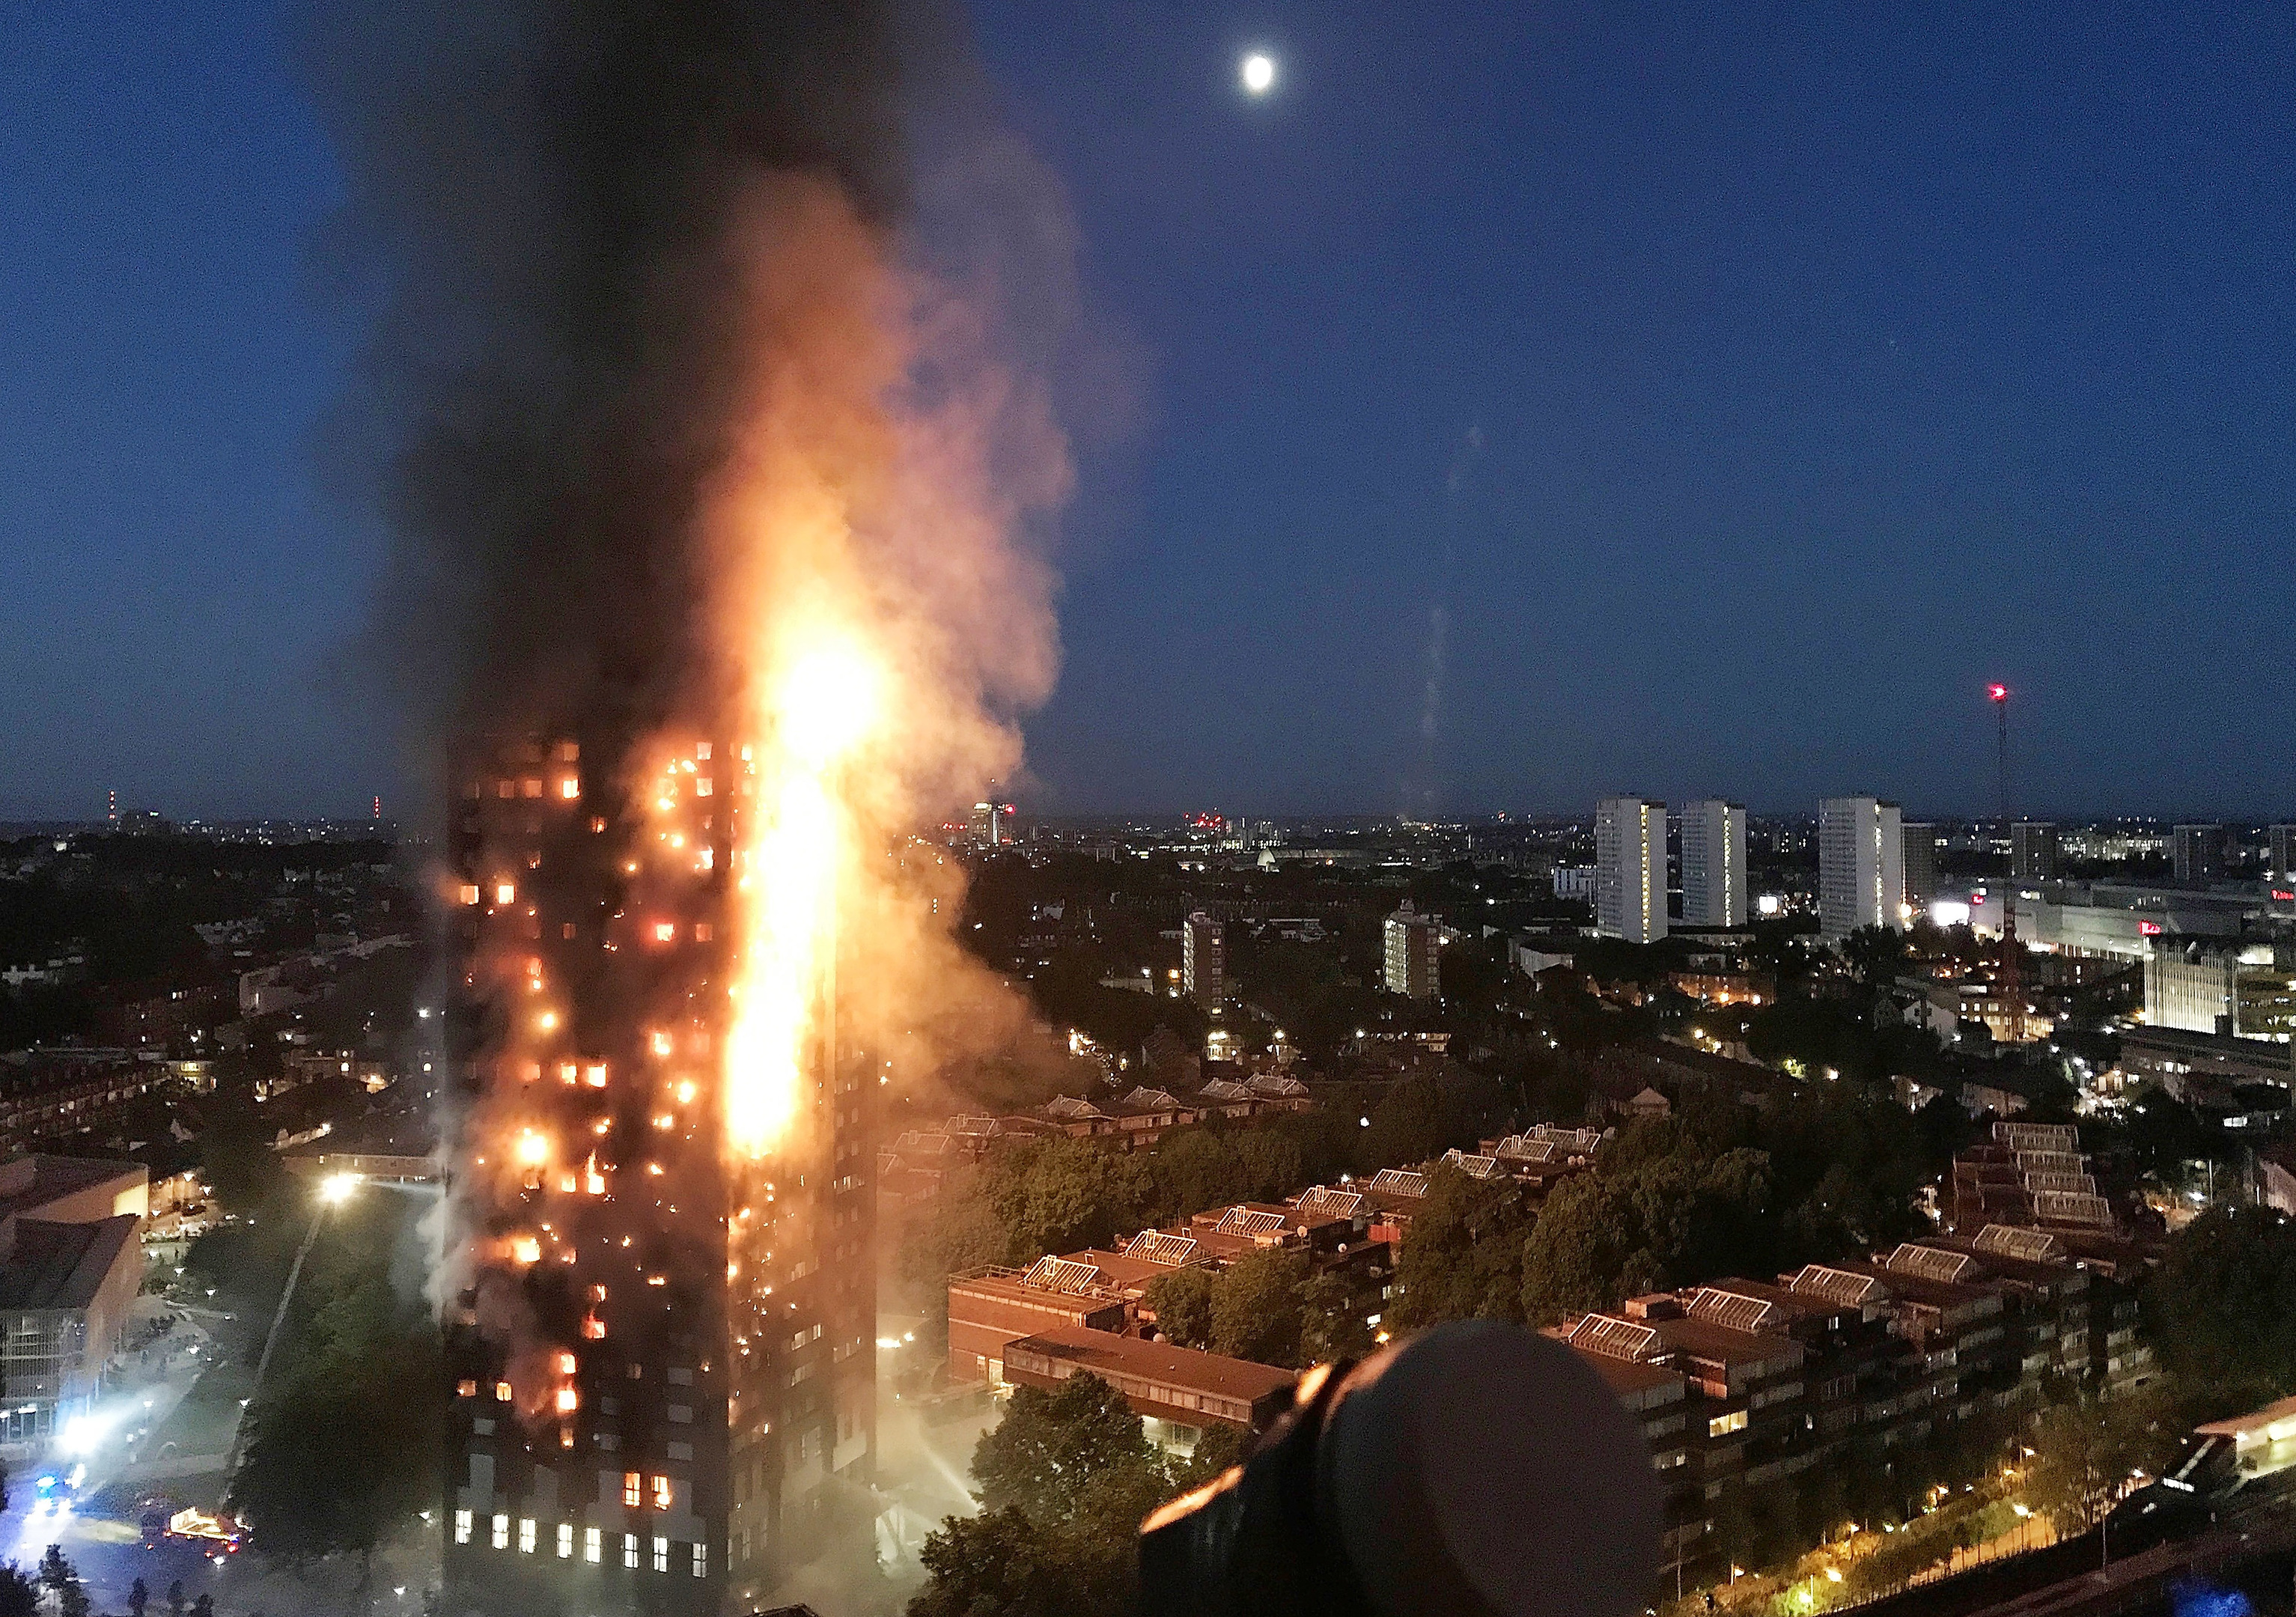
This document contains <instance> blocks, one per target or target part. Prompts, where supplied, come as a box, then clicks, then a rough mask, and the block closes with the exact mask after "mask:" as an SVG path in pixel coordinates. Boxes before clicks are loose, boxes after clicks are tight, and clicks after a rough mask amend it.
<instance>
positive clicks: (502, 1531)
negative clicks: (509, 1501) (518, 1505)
mask: <svg viewBox="0 0 2296 1617" xmlns="http://www.w3.org/2000/svg"><path fill="white" fill-rule="evenodd" d="M495 1547H496V1549H508V1548H509V1547H510V1518H509V1517H508V1516H502V1515H498V1516H496V1518H495Z"/></svg>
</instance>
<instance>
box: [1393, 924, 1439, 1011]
mask: <svg viewBox="0 0 2296 1617" xmlns="http://www.w3.org/2000/svg"><path fill="white" fill-rule="evenodd" d="M1384 941H1385V943H1386V958H1385V963H1384V964H1385V970H1384V971H1383V973H1382V981H1384V983H1385V986H1386V989H1387V991H1388V992H1389V993H1390V994H1401V995H1403V996H1404V997H1406V998H1410V999H1432V998H1434V997H1435V994H1436V991H1437V989H1439V987H1440V983H1439V980H1438V976H1437V970H1436V967H1437V961H1438V956H1439V955H1440V953H1441V951H1442V948H1443V929H1442V926H1441V925H1440V923H1438V922H1437V921H1436V919H1435V917H1434V916H1432V915H1421V914H1420V913H1419V912H1418V911H1416V910H1415V909H1413V908H1412V907H1411V901H1410V900H1409V899H1405V900H1404V902H1403V907H1402V908H1400V909H1398V910H1397V911H1396V912H1395V913H1394V914H1393V915H1390V916H1389V917H1388V918H1387V924H1386V926H1385V928H1384Z"/></svg>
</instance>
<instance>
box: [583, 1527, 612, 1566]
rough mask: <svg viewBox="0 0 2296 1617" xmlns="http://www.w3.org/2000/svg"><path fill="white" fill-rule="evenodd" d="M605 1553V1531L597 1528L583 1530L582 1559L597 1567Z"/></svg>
mask: <svg viewBox="0 0 2296 1617" xmlns="http://www.w3.org/2000/svg"><path fill="white" fill-rule="evenodd" d="M605 1553H606V1535H605V1532H604V1531H603V1529H600V1528H595V1527H586V1528H584V1529H583V1530H582V1559H584V1560H585V1561H587V1562H588V1563H589V1564H591V1565H593V1566H595V1565H597V1564H598V1558H599V1557H600V1556H601V1555H604V1554H605Z"/></svg>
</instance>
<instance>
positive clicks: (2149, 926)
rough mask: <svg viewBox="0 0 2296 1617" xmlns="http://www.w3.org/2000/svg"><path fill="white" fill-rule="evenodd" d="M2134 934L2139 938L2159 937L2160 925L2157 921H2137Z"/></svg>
mask: <svg viewBox="0 0 2296 1617" xmlns="http://www.w3.org/2000/svg"><path fill="white" fill-rule="evenodd" d="M2136 932H2137V935H2138V936H2139V937H2144V938H2157V937H2159V936H2160V935H2161V923H2159V922H2158V921H2139V922H2138V923H2136Z"/></svg>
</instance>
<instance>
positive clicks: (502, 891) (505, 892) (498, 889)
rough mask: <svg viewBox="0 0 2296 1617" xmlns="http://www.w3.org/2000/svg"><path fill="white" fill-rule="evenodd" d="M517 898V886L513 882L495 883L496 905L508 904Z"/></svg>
mask: <svg viewBox="0 0 2296 1617" xmlns="http://www.w3.org/2000/svg"><path fill="white" fill-rule="evenodd" d="M517 898H518V884H517V883H516V882H496V883H495V902H496V903H497V904H509V903H512V902H513V901H514V900H515V899H517Z"/></svg>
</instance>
